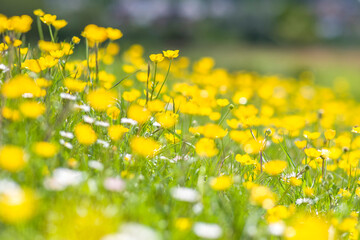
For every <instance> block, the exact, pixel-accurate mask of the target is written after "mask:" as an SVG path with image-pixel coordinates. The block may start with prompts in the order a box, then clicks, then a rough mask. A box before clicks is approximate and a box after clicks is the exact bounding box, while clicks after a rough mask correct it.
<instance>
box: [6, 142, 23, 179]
mask: <svg viewBox="0 0 360 240" xmlns="http://www.w3.org/2000/svg"><path fill="white" fill-rule="evenodd" d="M26 162H27V156H26V154H25V151H24V150H23V149H22V148H20V147H18V146H14V145H5V146H2V147H1V148H0V168H2V169H4V170H7V171H9V172H18V171H20V170H22V169H23V168H24V167H25V166H26Z"/></svg>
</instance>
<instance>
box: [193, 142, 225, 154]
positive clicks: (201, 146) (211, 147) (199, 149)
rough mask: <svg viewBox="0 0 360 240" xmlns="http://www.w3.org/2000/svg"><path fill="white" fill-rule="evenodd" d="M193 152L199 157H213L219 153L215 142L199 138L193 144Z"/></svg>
mask: <svg viewBox="0 0 360 240" xmlns="http://www.w3.org/2000/svg"><path fill="white" fill-rule="evenodd" d="M195 151H196V153H197V154H198V155H199V156H201V157H213V156H215V155H216V154H218V152H219V150H218V149H217V148H216V145H215V141H214V140H213V139H210V138H201V139H200V140H199V141H198V142H197V143H196V144H195Z"/></svg>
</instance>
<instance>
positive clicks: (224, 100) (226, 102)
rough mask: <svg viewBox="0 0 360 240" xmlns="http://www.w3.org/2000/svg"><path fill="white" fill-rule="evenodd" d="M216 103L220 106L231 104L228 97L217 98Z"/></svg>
mask: <svg viewBox="0 0 360 240" xmlns="http://www.w3.org/2000/svg"><path fill="white" fill-rule="evenodd" d="M216 103H217V105H219V106H220V107H225V106H227V105H229V104H230V102H229V100H227V99H226V98H224V99H217V100H216Z"/></svg>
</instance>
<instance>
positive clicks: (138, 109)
mask: <svg viewBox="0 0 360 240" xmlns="http://www.w3.org/2000/svg"><path fill="white" fill-rule="evenodd" d="M127 117H128V118H131V119H133V120H135V121H137V122H138V123H139V124H143V123H145V122H147V121H148V120H149V119H150V117H151V114H150V111H149V110H147V109H146V108H145V107H142V106H139V105H137V104H132V105H131V106H130V107H129V109H128V111H127Z"/></svg>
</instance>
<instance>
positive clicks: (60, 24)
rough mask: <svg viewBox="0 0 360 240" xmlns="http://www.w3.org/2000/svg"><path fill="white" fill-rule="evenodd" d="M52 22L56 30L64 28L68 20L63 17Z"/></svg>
mask: <svg viewBox="0 0 360 240" xmlns="http://www.w3.org/2000/svg"><path fill="white" fill-rule="evenodd" d="M51 24H52V25H53V26H54V27H55V29H56V30H59V29H61V28H64V27H65V26H66V25H67V24H68V22H67V21H66V20H63V19H62V20H55V21H53V22H52V23H51Z"/></svg>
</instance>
